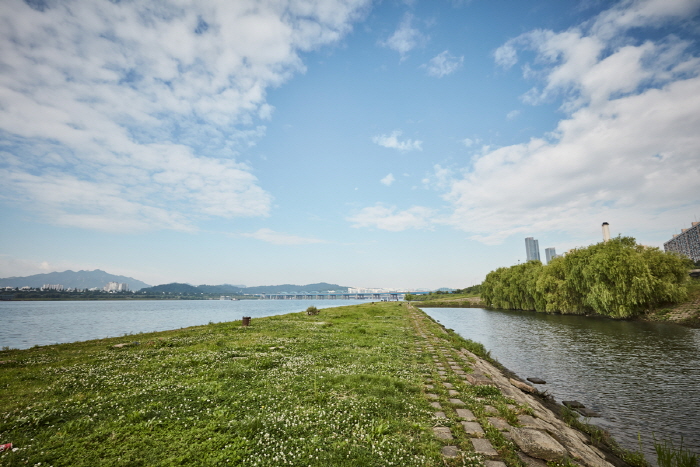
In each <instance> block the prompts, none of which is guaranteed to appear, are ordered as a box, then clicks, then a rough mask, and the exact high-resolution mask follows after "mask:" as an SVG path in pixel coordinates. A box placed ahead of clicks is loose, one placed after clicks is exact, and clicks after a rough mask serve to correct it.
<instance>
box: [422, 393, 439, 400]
mask: <svg viewBox="0 0 700 467" xmlns="http://www.w3.org/2000/svg"><path fill="white" fill-rule="evenodd" d="M425 397H427V398H428V399H439V398H440V396H438V395H437V394H433V393H432V392H429V393H427V394H426V395H425Z"/></svg>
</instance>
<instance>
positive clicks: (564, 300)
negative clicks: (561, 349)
mask: <svg viewBox="0 0 700 467" xmlns="http://www.w3.org/2000/svg"><path fill="white" fill-rule="evenodd" d="M690 267H691V264H690V262H689V260H687V259H685V258H683V257H681V256H678V255H676V254H672V253H664V252H662V251H660V250H659V249H658V248H649V247H645V246H643V245H637V243H636V241H635V240H634V238H631V237H617V238H615V239H612V240H610V241H608V242H602V243H598V244H595V245H591V246H589V247H587V248H579V249H574V250H572V251H570V252H569V253H568V254H567V255H566V256H563V257H558V258H555V259H554V260H552V261H551V262H550V263H549V264H548V265H547V266H543V265H542V263H540V262H539V261H528V262H527V263H524V264H518V265H516V266H511V267H509V268H499V269H497V270H495V271H492V272H490V273H489V274H488V275H487V276H486V280H485V281H484V283H483V284H482V290H481V298H482V300H484V302H486V303H487V304H488V305H489V306H493V307H496V308H504V309H517V310H535V311H540V312H546V313H552V312H560V313H574V314H587V313H595V314H599V315H604V316H610V317H613V318H627V317H631V316H634V315H637V314H639V313H641V312H643V311H645V310H648V309H650V308H653V307H656V306H659V305H661V304H664V303H678V302H680V301H682V300H684V299H685V298H686V296H687V283H688V269H689V268H690Z"/></svg>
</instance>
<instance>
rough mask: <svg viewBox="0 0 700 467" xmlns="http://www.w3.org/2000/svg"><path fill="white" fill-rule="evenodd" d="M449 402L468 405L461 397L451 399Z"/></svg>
mask: <svg viewBox="0 0 700 467" xmlns="http://www.w3.org/2000/svg"><path fill="white" fill-rule="evenodd" d="M449 402H450V404H452V405H467V404H465V403H464V402H462V401H461V400H460V399H450V400H449Z"/></svg>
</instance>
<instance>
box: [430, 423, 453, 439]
mask: <svg viewBox="0 0 700 467" xmlns="http://www.w3.org/2000/svg"><path fill="white" fill-rule="evenodd" d="M433 433H435V436H436V437H437V438H438V439H452V432H451V431H450V429H449V428H447V427H446V426H436V427H435V428H433Z"/></svg>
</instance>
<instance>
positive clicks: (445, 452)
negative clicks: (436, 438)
mask: <svg viewBox="0 0 700 467" xmlns="http://www.w3.org/2000/svg"><path fill="white" fill-rule="evenodd" d="M442 457H448V458H454V457H459V449H457V446H443V447H442Z"/></svg>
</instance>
